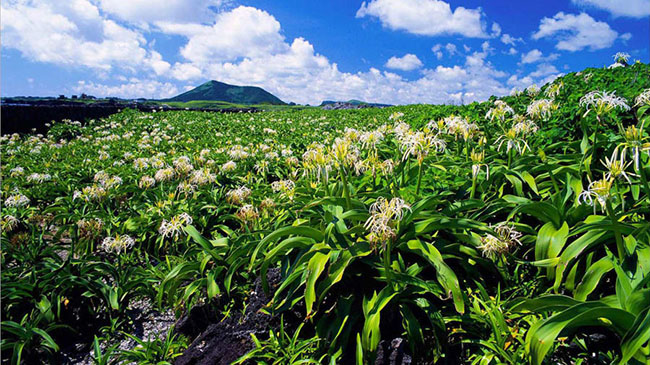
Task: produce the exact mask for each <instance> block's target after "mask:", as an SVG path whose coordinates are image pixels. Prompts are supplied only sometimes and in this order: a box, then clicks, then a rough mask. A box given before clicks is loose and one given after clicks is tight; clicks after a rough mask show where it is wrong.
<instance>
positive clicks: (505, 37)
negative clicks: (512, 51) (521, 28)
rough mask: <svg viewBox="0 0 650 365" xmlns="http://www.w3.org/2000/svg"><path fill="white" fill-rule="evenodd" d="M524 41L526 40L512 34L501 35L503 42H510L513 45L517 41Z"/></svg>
mask: <svg viewBox="0 0 650 365" xmlns="http://www.w3.org/2000/svg"><path fill="white" fill-rule="evenodd" d="M523 41H524V40H523V39H521V38H516V37H513V36H511V35H510V34H504V35H502V36H501V42H502V43H503V44H508V45H511V46H514V45H515V43H517V42H523Z"/></svg>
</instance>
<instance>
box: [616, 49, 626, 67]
mask: <svg viewBox="0 0 650 365" xmlns="http://www.w3.org/2000/svg"><path fill="white" fill-rule="evenodd" d="M613 57H614V62H616V63H619V64H620V63H627V61H628V60H629V59H630V55H629V54H628V53H625V52H616V54H615V55H614V56H613ZM621 66H622V65H621Z"/></svg>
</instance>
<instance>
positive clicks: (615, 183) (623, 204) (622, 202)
mask: <svg viewBox="0 0 650 365" xmlns="http://www.w3.org/2000/svg"><path fill="white" fill-rule="evenodd" d="M614 188H615V189H616V192H617V193H618V198H619V199H620V200H621V213H625V199H624V198H623V192H622V191H621V189H619V186H618V180H616V179H614Z"/></svg>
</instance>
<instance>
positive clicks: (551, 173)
mask: <svg viewBox="0 0 650 365" xmlns="http://www.w3.org/2000/svg"><path fill="white" fill-rule="evenodd" d="M549 167H550V166H549ZM548 176H549V177H550V178H551V181H552V182H553V188H554V189H555V193H556V194H559V193H560V187H559V186H558V185H557V181H556V180H555V174H553V168H552V167H551V168H550V169H549V170H548Z"/></svg>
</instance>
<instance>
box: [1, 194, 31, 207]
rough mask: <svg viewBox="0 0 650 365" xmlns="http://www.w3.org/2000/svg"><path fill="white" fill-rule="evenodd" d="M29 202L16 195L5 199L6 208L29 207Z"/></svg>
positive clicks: (24, 197) (20, 195)
mask: <svg viewBox="0 0 650 365" xmlns="http://www.w3.org/2000/svg"><path fill="white" fill-rule="evenodd" d="M29 201H30V200H29V198H28V197H26V196H24V195H22V194H14V195H11V196H9V197H8V198H7V199H5V206H7V207H10V208H12V207H15V208H19V207H23V206H26V205H28V204H29Z"/></svg>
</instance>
